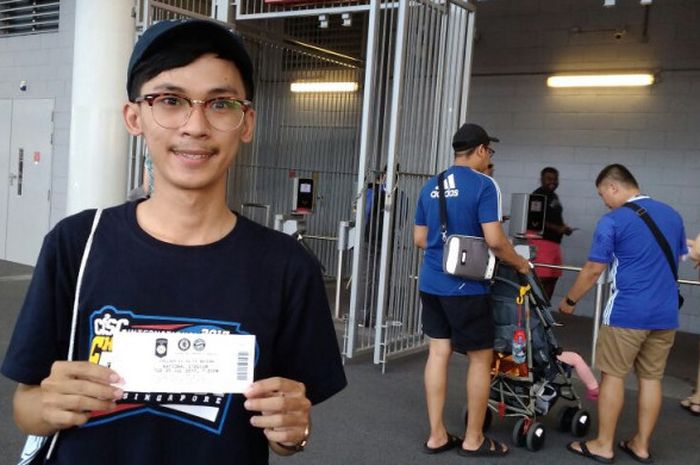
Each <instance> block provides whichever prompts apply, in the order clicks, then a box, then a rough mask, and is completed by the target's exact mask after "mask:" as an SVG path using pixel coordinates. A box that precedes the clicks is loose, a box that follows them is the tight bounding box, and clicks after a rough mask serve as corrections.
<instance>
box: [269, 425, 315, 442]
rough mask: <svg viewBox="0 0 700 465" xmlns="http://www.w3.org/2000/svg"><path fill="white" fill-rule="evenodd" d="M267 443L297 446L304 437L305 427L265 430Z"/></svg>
mask: <svg viewBox="0 0 700 465" xmlns="http://www.w3.org/2000/svg"><path fill="white" fill-rule="evenodd" d="M263 432H264V433H265V437H266V438H267V439H268V441H272V442H278V443H282V444H289V445H291V444H298V443H299V442H301V441H302V440H303V439H304V438H305V437H306V426H304V427H303V428H302V427H299V428H265V429H264V430H263Z"/></svg>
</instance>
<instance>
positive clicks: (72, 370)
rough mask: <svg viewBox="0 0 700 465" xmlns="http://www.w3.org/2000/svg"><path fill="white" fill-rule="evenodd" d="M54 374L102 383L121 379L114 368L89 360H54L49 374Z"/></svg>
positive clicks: (111, 382) (115, 381) (116, 381)
mask: <svg viewBox="0 0 700 465" xmlns="http://www.w3.org/2000/svg"><path fill="white" fill-rule="evenodd" d="M54 375H55V376H61V377H68V378H79V379H85V380H90V381H93V382H96V383H103V384H114V383H118V382H120V381H122V379H121V377H120V376H119V374H118V373H116V372H115V371H114V370H111V369H109V368H107V367H103V366H101V365H97V364H96V363H90V362H55V363H54V364H53V365H52V366H51V376H54Z"/></svg>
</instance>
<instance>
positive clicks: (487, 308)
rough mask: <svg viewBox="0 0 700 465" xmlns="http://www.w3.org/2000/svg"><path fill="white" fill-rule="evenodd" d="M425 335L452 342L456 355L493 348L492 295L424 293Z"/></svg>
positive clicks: (423, 319)
mask: <svg viewBox="0 0 700 465" xmlns="http://www.w3.org/2000/svg"><path fill="white" fill-rule="evenodd" d="M420 300H421V302H422V303H423V314H422V323H423V332H424V333H425V334H426V335H427V336H430V337H431V338H433V339H450V340H451V341H452V349H453V350H454V351H455V352H459V353H462V354H464V353H467V352H469V351H472V350H483V349H491V348H493V340H494V327H493V325H494V323H493V309H492V307H491V299H490V298H489V295H488V294H484V295H465V296H439V295H434V294H428V293H426V292H421V293H420Z"/></svg>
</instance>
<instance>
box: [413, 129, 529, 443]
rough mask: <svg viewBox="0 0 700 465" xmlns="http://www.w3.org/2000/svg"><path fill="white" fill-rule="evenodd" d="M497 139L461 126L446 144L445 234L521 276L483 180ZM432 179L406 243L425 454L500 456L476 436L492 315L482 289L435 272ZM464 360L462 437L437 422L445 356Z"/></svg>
mask: <svg viewBox="0 0 700 465" xmlns="http://www.w3.org/2000/svg"><path fill="white" fill-rule="evenodd" d="M491 142H498V139H496V138H494V137H490V136H489V135H488V134H487V133H486V131H485V130H484V129H483V128H482V127H481V126H479V125H476V124H464V125H463V126H462V127H461V128H459V130H458V131H457V132H456V133H455V135H454V137H453V139H452V147H453V149H454V151H455V153H454V164H453V165H452V166H451V167H450V168H448V169H447V171H445V174H444V180H443V182H444V184H443V185H444V195H445V203H446V209H447V228H448V231H447V232H448V234H464V235H470V236H479V237H483V238H484V239H485V240H486V243H487V244H488V246H489V248H490V249H491V251H492V252H493V253H494V255H496V256H497V257H498V258H499V259H501V260H503V261H504V262H506V263H508V264H510V265H512V266H513V267H515V268H516V269H517V270H518V271H519V272H521V273H528V270H529V264H528V261H527V260H526V259H524V258H523V257H521V256H520V255H518V254H517V253H516V252H515V250H514V249H513V246H512V245H511V243H510V242H509V241H508V238H507V237H506V235H505V234H504V233H503V228H502V226H501V217H502V214H501V193H500V190H499V188H498V185H497V184H496V181H494V180H493V179H492V178H490V177H489V176H486V175H485V174H483V172H484V171H485V170H486V168H487V167H488V165H489V163H490V161H491V157H492V156H493V153H494V150H493V149H492V148H491V147H490V146H489V145H490V143H491ZM438 193H439V189H438V177H437V176H434V177H432V178H430V180H428V182H427V183H426V184H425V186H423V189H422V190H421V193H420V197H419V199H418V205H417V207H416V218H415V226H414V232H413V240H414V243H415V245H416V246H417V247H420V248H421V249H423V250H425V255H424V258H423V265H422V268H421V271H420V285H419V288H420V297H421V302H422V304H423V313H422V324H423V332H424V333H425V334H426V335H427V336H428V337H429V338H430V349H429V354H428V361H427V363H426V365H425V396H426V400H427V404H428V417H429V421H430V436H429V437H428V440H427V441H426V443H425V444H424V445H423V451H424V452H425V453H428V454H436V453H440V452H445V451H447V450H450V449H454V448H457V452H458V453H459V454H460V455H464V456H469V457H473V456H503V455H505V454H506V453H507V452H508V448H507V447H506V446H505V445H503V444H501V443H499V442H498V441H496V440H493V439H490V438H487V437H485V436H484V435H483V423H484V417H485V415H486V409H487V404H488V397H489V390H490V379H491V359H492V356H493V339H494V327H493V311H492V309H491V304H490V301H489V288H488V284H487V283H486V282H484V281H472V280H469V279H465V278H460V277H458V276H453V275H449V274H446V273H444V272H443V271H442V258H443V257H442V250H443V239H442V236H441V234H440V201H439V194H438ZM453 351H454V352H458V353H462V354H467V355H468V356H469V371H468V373H467V401H468V405H467V408H468V410H469V418H468V424H467V428H466V432H465V436H464V439H463V440H462V439H461V438H458V437H457V436H455V435H451V434H449V433H448V432H447V430H446V428H445V424H444V421H443V410H444V407H445V396H446V386H447V367H448V362H449V359H450V355H451V354H452V352H453Z"/></svg>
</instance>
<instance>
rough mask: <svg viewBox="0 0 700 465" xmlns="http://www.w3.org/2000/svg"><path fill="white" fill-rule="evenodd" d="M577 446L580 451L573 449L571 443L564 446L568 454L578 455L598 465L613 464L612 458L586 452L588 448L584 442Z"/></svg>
mask: <svg viewBox="0 0 700 465" xmlns="http://www.w3.org/2000/svg"><path fill="white" fill-rule="evenodd" d="M578 444H579V446H581V450H578V449H574V443H573V442H570V443H568V444H567V445H566V450H568V451H569V452H571V453H573V454H576V455H580V456H581V457H583V458H587V459H591V460H595V461H596V462H599V463H613V462H615V457H612V458H607V457H603V456H602V455H598V454H594V453H593V452H591V451H590V450H588V446H587V445H586V442H585V441H581V442H579V443H578Z"/></svg>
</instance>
